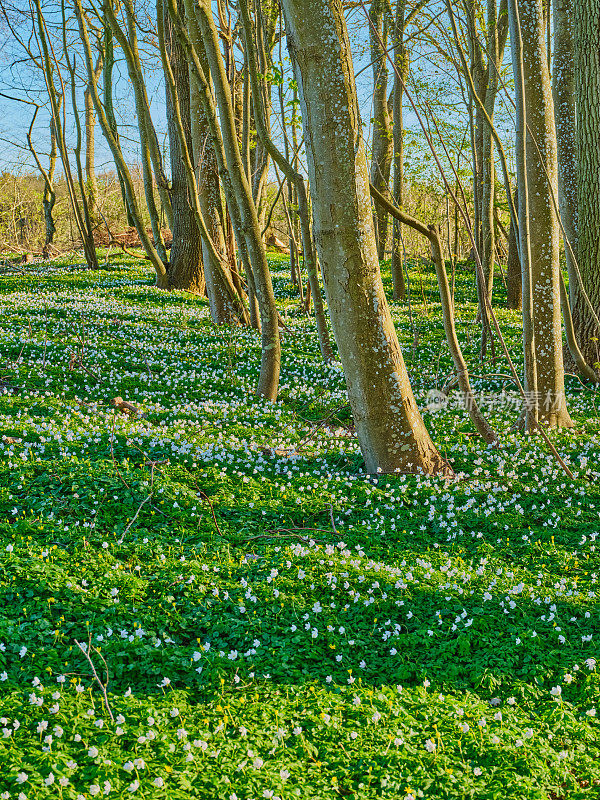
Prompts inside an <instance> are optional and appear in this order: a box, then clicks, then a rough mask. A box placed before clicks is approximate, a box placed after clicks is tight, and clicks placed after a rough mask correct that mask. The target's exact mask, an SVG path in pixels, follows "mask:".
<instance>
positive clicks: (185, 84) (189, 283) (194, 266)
mask: <svg viewBox="0 0 600 800" xmlns="http://www.w3.org/2000/svg"><path fill="white" fill-rule="evenodd" d="M163 19H164V31H165V45H166V50H167V55H168V58H169V63H170V64H171V70H172V73H173V78H174V80H175V85H176V87H177V100H178V102H179V113H180V115H181V121H182V123H183V128H184V133H185V138H186V143H187V148H188V152H189V153H192V152H193V145H192V119H191V106H190V76H189V70H188V64H187V59H186V58H185V52H184V49H183V47H182V45H181V44H180V42H179V41H178V39H177V37H176V36H175V35H174V33H173V29H172V26H171V22H170V18H169V12H168V9H167V8H164V13H163ZM166 95H167V98H166V99H167V124H168V128H169V152H170V156H171V191H170V196H171V208H172V209H173V230H172V234H173V243H172V245H171V258H170V263H169V269H168V273H169V285H170V287H171V288H172V289H185V290H187V291H189V292H195V293H196V294H200V295H202V294H204V291H205V289H206V283H205V279H204V269H203V264H202V237H201V235H200V231H199V229H198V225H197V223H196V216H195V214H194V210H193V207H192V198H191V197H190V188H189V184H188V175H187V170H186V167H185V164H184V159H183V153H182V149H181V144H180V141H179V133H178V130H177V125H176V122H175V118H174V109H173V98H172V97H171V93H170V91H169V87H168V83H167V89H166Z"/></svg>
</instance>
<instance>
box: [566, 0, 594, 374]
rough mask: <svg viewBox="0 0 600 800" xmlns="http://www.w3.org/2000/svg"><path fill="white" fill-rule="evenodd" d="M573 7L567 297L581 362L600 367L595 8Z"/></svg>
mask: <svg viewBox="0 0 600 800" xmlns="http://www.w3.org/2000/svg"><path fill="white" fill-rule="evenodd" d="M574 8H575V27H574V34H575V35H574V40H575V81H576V97H577V208H578V234H579V235H578V239H577V258H578V263H579V272H580V275H581V282H580V281H579V280H577V279H576V280H573V281H572V285H571V296H572V298H573V302H572V309H573V323H574V326H575V332H576V336H577V341H578V343H579V347H580V349H581V351H582V353H583V355H584V358H585V360H586V362H587V363H588V364H590V365H591V366H596V365H597V364H598V363H600V347H599V340H600V328H599V326H598V321H597V318H598V317H600V235H599V231H600V33H599V32H600V5H599V4H598V2H593V1H592V0H577V2H576V3H575V6H574ZM586 294H587V298H586V296H585V295H586ZM588 301H589V302H588ZM590 303H591V305H592V307H593V311H594V312H595V314H594V313H593V312H592V309H590V307H589V304H590ZM595 317H596V318H595ZM596 368H597V369H599V370H600V367H596Z"/></svg>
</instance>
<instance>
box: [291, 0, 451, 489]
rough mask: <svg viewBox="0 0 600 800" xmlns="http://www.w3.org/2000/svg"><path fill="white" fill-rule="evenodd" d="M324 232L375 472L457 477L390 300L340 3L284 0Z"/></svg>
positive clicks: (350, 375) (326, 274)
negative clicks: (423, 403) (412, 378)
mask: <svg viewBox="0 0 600 800" xmlns="http://www.w3.org/2000/svg"><path fill="white" fill-rule="evenodd" d="M282 5H283V8H284V12H285V16H286V22H287V31H288V47H289V49H290V51H291V53H292V55H293V61H294V70H295V74H296V80H297V82H298V86H299V90H300V103H301V108H302V117H303V126H304V137H305V141H306V152H307V161H308V170H309V176H310V188H311V195H312V201H313V215H314V232H315V239H316V242H317V248H318V251H319V256H320V260H321V268H322V272H323V278H324V282H325V290H326V293H327V299H328V303H329V312H330V316H331V321H332V326H333V330H334V334H335V337H336V341H337V344H338V348H339V351H340V356H341V360H342V364H343V367H344V373H345V376H346V384H347V387H348V396H349V399H350V404H351V407H352V412H353V415H354V421H355V424H356V431H357V435H358V439H359V442H360V446H361V449H362V452H363V455H364V458H365V463H366V468H367V470H368V471H369V472H371V473H377V472H394V471H403V472H420V471H423V472H426V473H429V474H431V473H440V472H441V473H448V472H449V471H450V468H449V467H448V465H447V464H446V463H445V461H444V459H443V458H442V457H441V456H440V455H439V453H438V452H437V450H436V448H435V446H434V445H433V442H432V441H431V439H430V437H429V434H428V433H427V430H426V428H425V426H424V424H423V420H422V418H421V415H420V413H419V410H418V408H417V405H416V403H415V399H414V397H413V393H412V389H411V387H410V383H409V380H408V375H407V372H406V368H405V365H404V359H403V358H402V352H401V350H400V346H399V344H398V339H397V336H396V331H395V329H394V325H393V322H392V319H391V315H390V311H389V307H388V304H387V301H386V298H385V293H384V290H383V284H382V281H381V274H380V271H379V261H378V256H377V243H376V241H375V235H374V231H373V216H372V211H371V199H370V192H369V174H368V168H367V161H366V155H365V148H364V142H363V140H362V131H361V123H360V119H359V112H358V101H357V97H356V88H355V84H354V72H353V69H352V58H351V54H350V43H349V40H348V33H347V29H346V25H345V21H344V17H343V13H342V9H341V5H340V4H339V3H338V2H337V0H283V3H282Z"/></svg>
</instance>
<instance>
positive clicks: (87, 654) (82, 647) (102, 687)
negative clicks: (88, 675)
mask: <svg viewBox="0 0 600 800" xmlns="http://www.w3.org/2000/svg"><path fill="white" fill-rule="evenodd" d="M75 644H76V645H77V647H78V648H79V649H80V650H81V652H82V653H83V655H84V656H85V659H86V661H87V662H88V664H89V665H90V667H91V670H92V672H93V674H94V680H95V681H96V683H97V684H98V686H99V687H100V691H101V692H102V696H103V698H104V705H105V706H106V710H107V711H108V715H109V717H110V721H111V722H112V723H113V724H114V721H115V718H114V716H113V713H112V709H111V707H110V703H109V702H108V693H107V691H106V687H107V686H108V665H107V663H106V659H105V658H104V656H103V655H102V653H101V652H100V651H99V650H98V648H96V647H95V648H93V649H94V650H95V651H96V652H97V653H98V655H99V656H100V658H101V659H102V661H103V663H104V669H105V670H106V684H104V683H102V681H101V680H100V678H99V677H98V673H97V672H96V667H95V666H94V662H93V661H92V657H91V655H90V651H91V650H92V634H91V633H90V638H89V640H88V646H87V649H86V647H85V645H83V644H81V642H78V641H77V639H75Z"/></svg>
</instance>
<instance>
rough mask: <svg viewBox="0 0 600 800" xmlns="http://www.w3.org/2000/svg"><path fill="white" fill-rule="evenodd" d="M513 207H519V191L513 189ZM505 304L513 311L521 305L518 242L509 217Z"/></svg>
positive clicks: (514, 228)
mask: <svg viewBox="0 0 600 800" xmlns="http://www.w3.org/2000/svg"><path fill="white" fill-rule="evenodd" d="M514 204H515V208H518V207H519V193H518V190H517V189H515V193H514ZM506 306H507V308H510V309H513V310H514V311H520V310H521V308H522V307H523V284H522V281H521V259H520V258H519V244H518V237H517V230H516V227H515V224H514V221H513V220H512V219H511V221H510V228H509V231H508V257H507V261H506Z"/></svg>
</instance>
